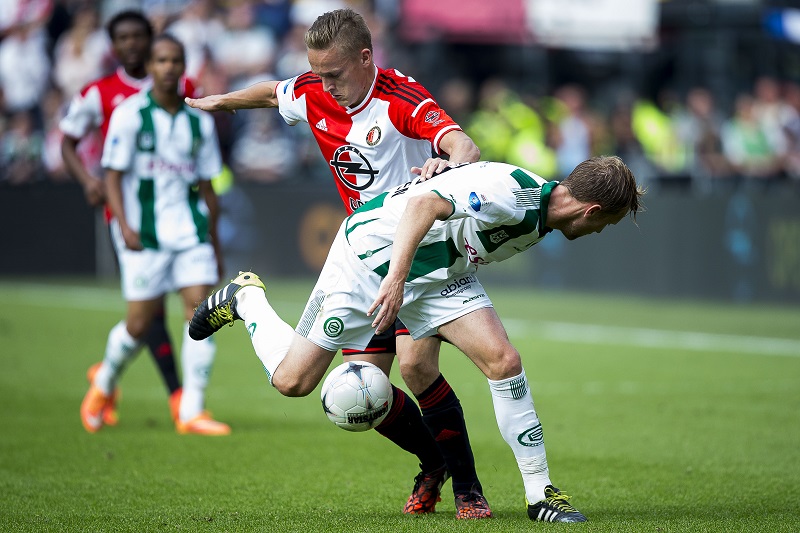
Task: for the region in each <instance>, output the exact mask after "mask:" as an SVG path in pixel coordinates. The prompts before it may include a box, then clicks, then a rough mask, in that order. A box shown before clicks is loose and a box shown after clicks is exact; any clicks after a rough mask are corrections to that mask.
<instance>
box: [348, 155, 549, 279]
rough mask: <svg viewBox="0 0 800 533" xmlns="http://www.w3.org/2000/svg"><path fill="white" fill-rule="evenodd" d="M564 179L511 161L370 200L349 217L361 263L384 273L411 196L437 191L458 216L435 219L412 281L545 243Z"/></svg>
mask: <svg viewBox="0 0 800 533" xmlns="http://www.w3.org/2000/svg"><path fill="white" fill-rule="evenodd" d="M557 184H558V182H556V181H551V182H548V181H546V180H545V179H543V178H541V177H540V176H537V175H536V174H534V173H532V172H530V171H527V170H524V169H521V168H519V167H516V166H513V165H508V164H505V163H492V162H479V163H472V164H469V165H464V166H460V167H457V168H454V169H452V170H450V171H448V172H446V173H444V174H442V175H439V176H435V177H434V178H432V179H430V180H427V181H423V182H412V183H407V184H405V185H401V186H400V187H395V188H394V189H390V190H389V191H387V192H386V193H383V194H381V195H380V196H378V197H376V198H374V199H373V200H371V201H369V202H367V203H366V204H364V205H363V206H362V207H360V208H359V209H358V210H357V211H355V212H354V213H353V214H352V215H350V216H349V217H348V218H347V220H346V221H345V228H344V229H345V236H346V238H347V241H348V243H349V245H350V247H351V248H352V250H353V251H354V252H355V254H356V255H357V256H358V257H359V258H360V259H361V261H363V262H364V264H365V265H366V266H367V267H368V268H369V269H370V270H372V271H374V272H376V273H377V274H379V275H380V276H382V277H383V276H385V275H386V273H387V272H388V270H389V260H390V258H391V255H392V243H393V241H394V235H395V232H396V230H397V225H398V223H399V221H400V217H401V216H402V215H403V212H404V211H405V208H406V205H407V204H408V200H409V198H411V197H413V196H417V195H420V194H425V193H427V192H435V193H436V194H438V195H439V196H441V197H442V198H444V199H446V200H449V201H450V202H451V203H452V204H453V213H452V214H451V215H450V217H449V218H448V219H447V220H444V221H435V222H434V224H433V227H432V228H431V229H430V231H428V233H427V235H425V237H424V238H423V239H422V242H421V243H420V245H419V247H418V248H417V252H416V254H415V256H414V261H413V263H412V265H411V271H410V273H409V275H408V278H407V282H409V283H412V284H424V283H430V282H435V281H442V280H446V279H449V278H450V277H452V276H454V275H457V274H461V273H469V272H475V271H476V270H477V268H478V265H483V264H488V263H492V262H496V261H503V260H505V259H508V258H509V257H511V256H513V255H515V254H517V253H520V252H523V251H525V250H527V249H528V248H530V247H531V246H533V245H534V244H536V243H537V242H539V241H540V240H542V239H543V238H544V236H545V235H546V234H547V233H548V232H549V231H550V228H547V220H546V215H547V206H548V202H549V200H550V192H551V191H552V189H553V187H555V186H556V185H557Z"/></svg>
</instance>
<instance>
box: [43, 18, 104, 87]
mask: <svg viewBox="0 0 800 533" xmlns="http://www.w3.org/2000/svg"><path fill="white" fill-rule="evenodd" d="M109 55H110V45H109V42H108V36H107V35H106V32H105V31H104V30H102V29H100V28H99V27H98V14H97V11H95V9H94V8H93V7H89V6H88V5H87V6H82V7H81V8H80V9H78V11H77V12H76V13H75V16H74V18H73V24H72V27H71V28H70V29H69V30H67V31H66V32H64V33H63V34H62V35H61V37H60V38H59V40H58V42H57V43H56V46H55V51H54V56H53V81H54V82H55V84H56V85H57V86H58V87H59V89H61V91H62V92H63V93H64V94H67V95H70V96H72V95H73V94H75V93H77V92H78V91H80V90H81V88H82V87H83V86H84V85H86V84H87V83H89V82H90V81H91V80H94V79H96V78H99V77H100V76H102V75H103V73H104V72H105V70H106V67H107V64H108V62H110V57H109Z"/></svg>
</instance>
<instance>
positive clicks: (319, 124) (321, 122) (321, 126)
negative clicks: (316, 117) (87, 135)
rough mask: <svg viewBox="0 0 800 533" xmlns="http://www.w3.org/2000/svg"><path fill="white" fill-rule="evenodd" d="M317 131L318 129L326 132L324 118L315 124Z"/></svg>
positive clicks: (326, 126) (326, 127)
mask: <svg viewBox="0 0 800 533" xmlns="http://www.w3.org/2000/svg"><path fill="white" fill-rule="evenodd" d="M317 129H320V130H322V131H328V125H327V124H325V119H324V118H323V119H322V120H320V121H319V122H317Z"/></svg>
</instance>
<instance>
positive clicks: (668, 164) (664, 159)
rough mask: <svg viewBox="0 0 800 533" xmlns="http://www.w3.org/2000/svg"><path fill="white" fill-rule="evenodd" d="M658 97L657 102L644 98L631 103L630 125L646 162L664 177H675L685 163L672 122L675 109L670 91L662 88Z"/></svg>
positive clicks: (684, 168)
mask: <svg viewBox="0 0 800 533" xmlns="http://www.w3.org/2000/svg"><path fill="white" fill-rule="evenodd" d="M659 96H660V98H659V100H660V105H657V104H656V103H655V102H653V101H651V100H647V99H644V98H640V99H639V100H637V101H636V102H635V103H634V105H633V109H632V115H631V121H632V122H631V125H632V127H633V132H634V133H635V134H636V138H637V139H638V140H639V142H640V143H641V147H642V149H643V150H644V153H645V155H646V156H647V158H648V159H649V160H650V162H652V163H653V164H655V166H656V167H657V169H658V170H659V171H660V173H662V174H664V175H666V176H667V177H677V176H680V175H682V174H683V173H684V172H685V171H686V164H687V157H686V153H685V151H684V149H683V148H684V147H683V145H682V144H681V143H680V142H679V140H678V136H677V133H676V131H675V125H674V124H673V122H672V120H673V118H672V117H673V115H674V114H676V113H677V112H678V110H677V109H676V108H675V105H676V104H675V98H674V95H673V94H672V93H671V92H670V91H665V90H662V91H661V94H660V95H659ZM637 177H638V176H637Z"/></svg>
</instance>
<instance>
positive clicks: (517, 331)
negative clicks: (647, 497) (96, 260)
mask: <svg viewBox="0 0 800 533" xmlns="http://www.w3.org/2000/svg"><path fill="white" fill-rule="evenodd" d="M0 289H2V290H3V291H6V292H10V293H11V296H12V297H18V298H20V299H21V300H24V301H25V303H27V304H29V305H39V306H45V307H54V306H58V307H63V308H67V309H85V310H92V311H119V312H120V313H124V311H125V302H124V300H123V299H122V294H121V293H120V290H119V289H118V288H113V289H112V288H106V287H79V286H65V285H48V284H44V283H42V284H38V283H22V284H13V285H10V284H3V283H0ZM273 304H274V305H275V306H277V307H285V308H293V307H297V306H298V304H297V302H279V301H276V302H273ZM172 307H176V306H172ZM175 312H179V309H177V308H176V310H175ZM502 320H503V324H504V325H505V327H506V330H507V331H508V334H509V336H511V337H518V338H534V337H538V338H544V339H547V340H549V341H556V342H571V343H580V344H606V345H616V346H620V345H621V346H637V347H640V348H658V349H663V348H674V349H683V350H694V351H701V352H709V351H723V352H733V353H747V354H755V355H777V356H785V357H800V340H795V339H781V338H776V337H756V336H752V335H725V334H719V333H701V332H696V331H678V330H662V329H651V328H631V327H622V326H603V325H599V324H578V323H574V322H533V321H527V320H522V319H518V318H502Z"/></svg>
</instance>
